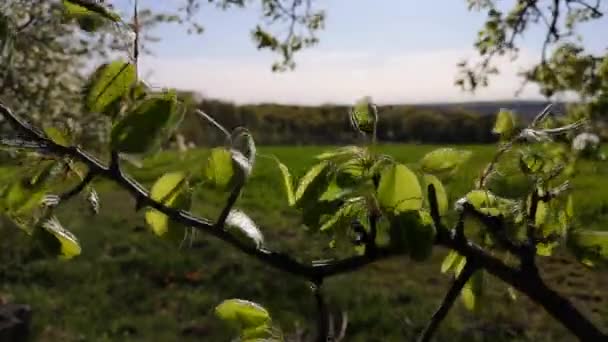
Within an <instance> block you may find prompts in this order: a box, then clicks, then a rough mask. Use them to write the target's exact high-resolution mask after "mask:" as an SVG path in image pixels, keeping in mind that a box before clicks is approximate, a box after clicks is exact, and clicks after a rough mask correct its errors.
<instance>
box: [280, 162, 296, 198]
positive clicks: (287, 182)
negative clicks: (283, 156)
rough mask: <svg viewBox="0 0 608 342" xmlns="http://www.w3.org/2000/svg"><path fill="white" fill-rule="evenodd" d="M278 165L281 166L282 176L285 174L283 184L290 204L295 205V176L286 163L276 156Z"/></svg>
mask: <svg viewBox="0 0 608 342" xmlns="http://www.w3.org/2000/svg"><path fill="white" fill-rule="evenodd" d="M275 160H276V162H277V165H278V166H279V170H280V171H281V176H283V185H284V186H285V193H286V194H287V203H289V206H292V207H293V206H294V205H295V204H296V198H295V194H294V192H293V178H292V177H291V173H290V172H289V169H288V168H287V166H285V164H283V163H281V161H280V160H279V159H278V158H275Z"/></svg>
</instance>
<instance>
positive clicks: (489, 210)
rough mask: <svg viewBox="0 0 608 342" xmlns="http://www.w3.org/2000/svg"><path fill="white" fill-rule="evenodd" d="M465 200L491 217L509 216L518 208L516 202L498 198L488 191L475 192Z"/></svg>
mask: <svg viewBox="0 0 608 342" xmlns="http://www.w3.org/2000/svg"><path fill="white" fill-rule="evenodd" d="M465 198H466V200H467V202H469V203H470V204H471V205H472V206H473V207H475V209H477V210H478V211H479V212H481V213H484V214H486V215H489V216H499V215H504V216H508V215H510V214H512V213H513V209H514V208H515V207H516V206H517V202H516V201H513V200H510V199H506V198H502V197H498V196H496V195H494V194H493V193H492V192H490V191H488V190H473V191H471V192H469V193H468V194H467V195H466V196H465Z"/></svg>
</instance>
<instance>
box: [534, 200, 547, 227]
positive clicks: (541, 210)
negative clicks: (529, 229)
mask: <svg viewBox="0 0 608 342" xmlns="http://www.w3.org/2000/svg"><path fill="white" fill-rule="evenodd" d="M547 210H548V208H547V203H545V202H543V201H538V203H537V205H536V216H535V218H534V225H535V226H536V227H540V226H542V225H543V224H544V223H545V221H546V219H547Z"/></svg>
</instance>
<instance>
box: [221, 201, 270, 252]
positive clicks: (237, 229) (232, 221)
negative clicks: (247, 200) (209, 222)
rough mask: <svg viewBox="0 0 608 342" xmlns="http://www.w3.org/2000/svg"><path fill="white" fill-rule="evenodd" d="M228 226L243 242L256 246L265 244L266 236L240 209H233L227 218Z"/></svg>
mask: <svg viewBox="0 0 608 342" xmlns="http://www.w3.org/2000/svg"><path fill="white" fill-rule="evenodd" d="M225 225H226V228H227V230H228V231H229V232H231V233H232V234H233V235H235V236H236V237H237V238H238V239H240V240H241V241H242V242H245V243H247V244H250V245H253V246H255V247H256V248H260V247H262V245H263V244H264V236H263V235H262V232H261V231H260V230H259V229H258V227H257V226H256V224H255V223H254V222H253V220H252V219H251V218H250V217H249V216H247V214H245V213H244V212H242V211H240V210H231V211H230V214H228V217H227V218H226V223H225Z"/></svg>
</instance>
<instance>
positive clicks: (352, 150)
mask: <svg viewBox="0 0 608 342" xmlns="http://www.w3.org/2000/svg"><path fill="white" fill-rule="evenodd" d="M366 154H367V150H366V149H365V148H363V147H360V146H344V147H340V148H337V149H333V150H330V151H326V152H323V153H321V154H319V155H317V156H315V158H316V159H320V160H331V161H335V162H338V161H342V160H344V159H352V158H355V157H359V156H363V155H366Z"/></svg>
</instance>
